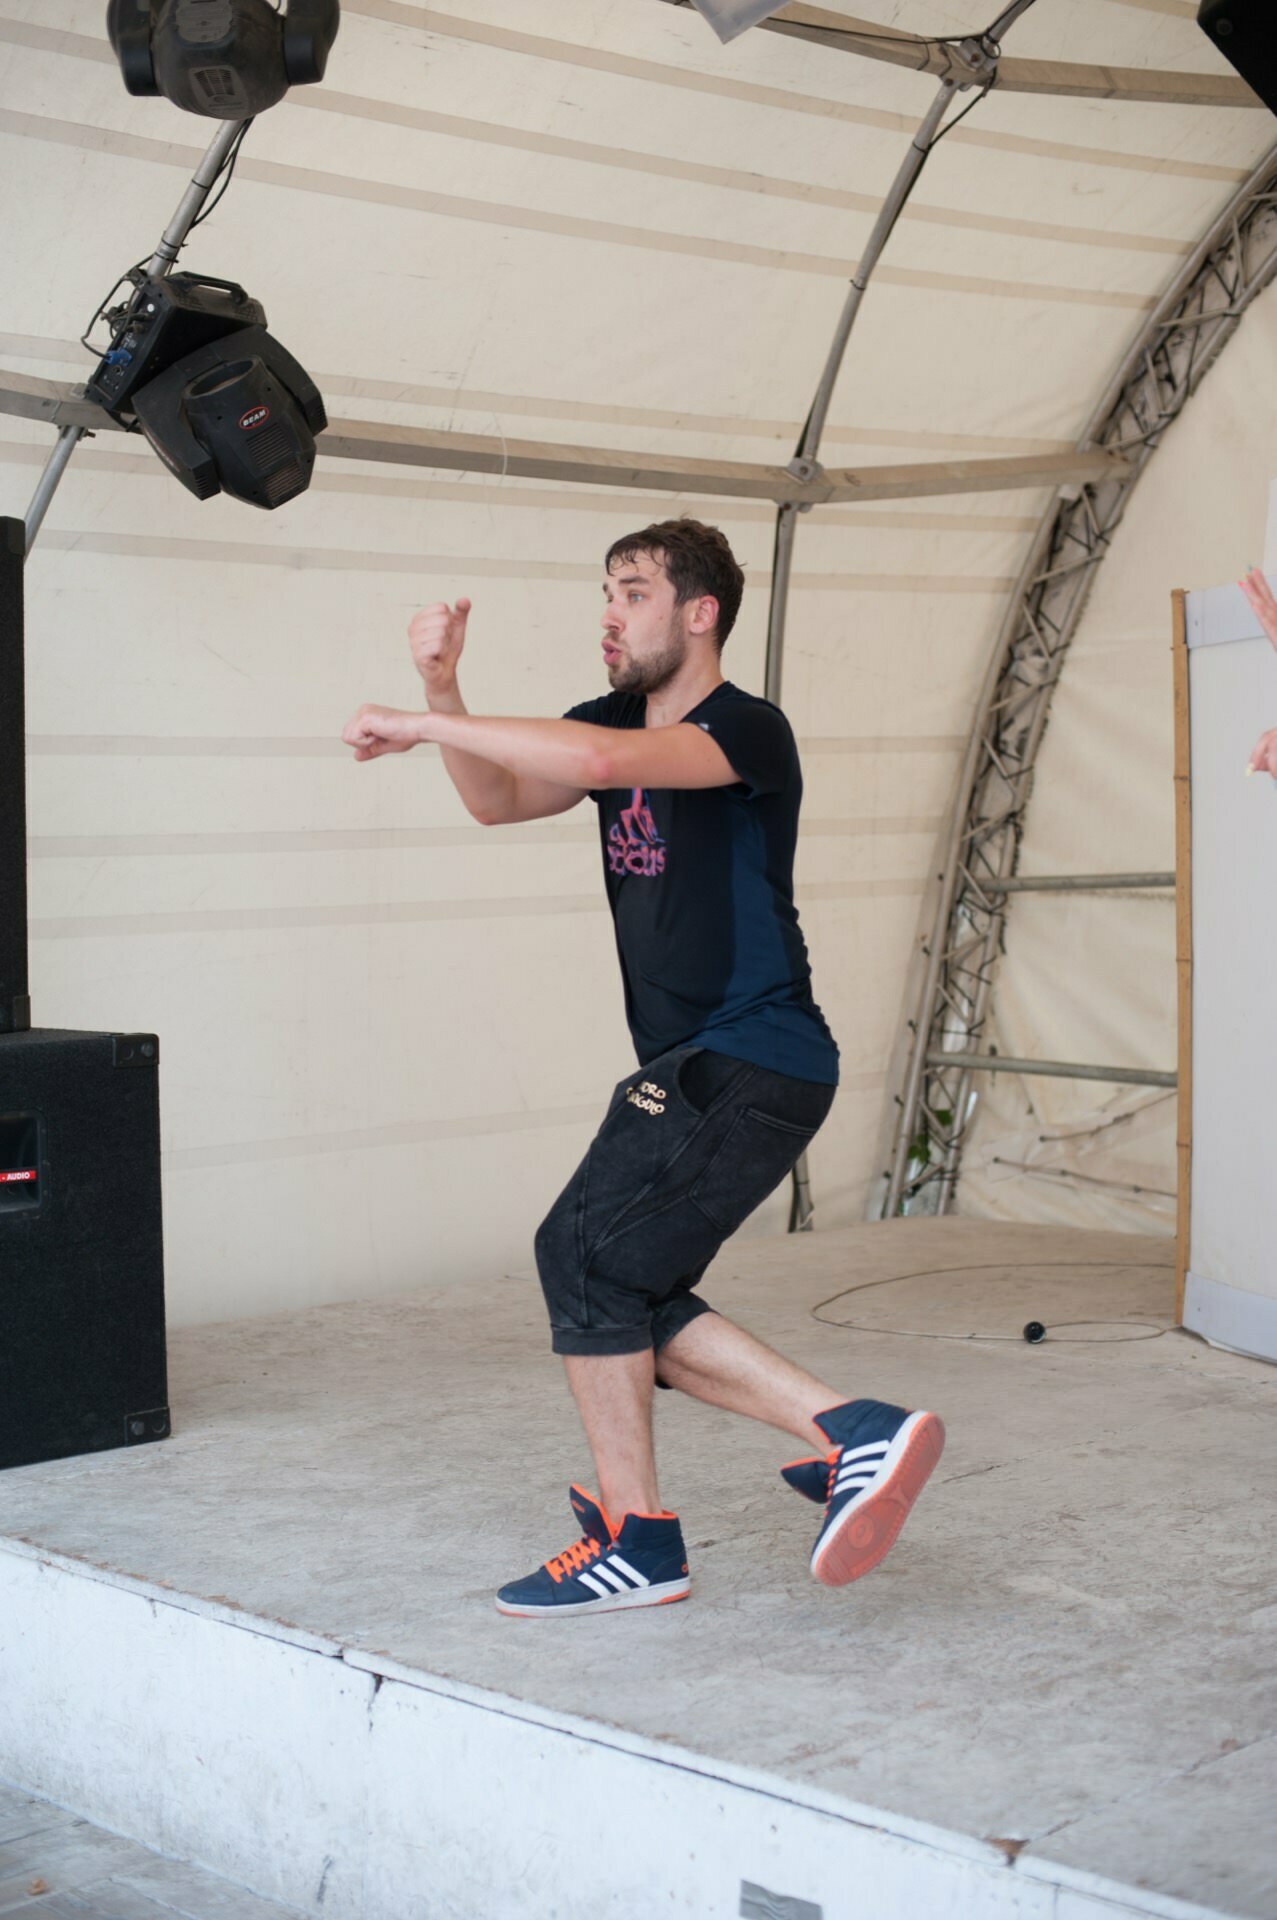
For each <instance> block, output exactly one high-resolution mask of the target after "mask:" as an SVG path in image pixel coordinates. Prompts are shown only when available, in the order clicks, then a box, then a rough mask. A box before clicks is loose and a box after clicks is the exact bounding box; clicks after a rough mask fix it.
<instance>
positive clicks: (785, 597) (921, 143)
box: [763, 0, 1029, 1233]
mask: <svg viewBox="0 0 1277 1920" xmlns="http://www.w3.org/2000/svg"><path fill="white" fill-rule="evenodd" d="M1024 4H1025V5H1027V4H1029V0H1024ZM957 91H958V87H957V83H956V82H955V81H952V80H944V81H942V82H941V84H940V88H939V91H938V92H937V94H936V97H935V99H934V100H933V101H932V103H931V105H930V107H929V108H928V109H927V112H926V114H925V115H924V116H923V120H922V123H921V125H920V126H919V128H918V131H917V133H916V134H915V135H914V137H913V139H912V141H911V142H910V145H909V151H908V153H907V154H906V155H905V158H904V160H903V162H902V163H901V166H900V170H899V172H898V173H897V174H896V177H895V179H894V180H893V181H892V183H891V188H890V191H889V192H888V194H887V197H886V199H885V200H884V201H883V203H882V210H881V212H880V213H879V215H878V218H877V220H876V221H875V222H874V228H873V232H872V233H871V234H870V236H869V244H868V246H867V247H866V248H865V251H864V253H863V255H862V256H861V259H860V263H859V265H858V266H857V268H856V271H855V272H854V273H853V275H852V277H851V285H850V287H849V288H848V290H847V298H846V300H845V301H844V302H843V309H842V312H841V313H840V314H839V316H838V325H837V327H836V328H835V329H834V337H833V341H832V342H831V344H830V348H829V353H828V355H827V356H826V359H825V366H824V371H823V372H822V373H821V376H820V380H819V383H818V385H817V387H816V393H815V397H814V399H813V400H812V403H811V407H810V409H809V411H808V414H807V418H806V420H805V422H804V423H803V430H802V432H801V434H800V435H799V438H798V447H797V450H796V452H795V454H794V457H793V459H792V460H791V462H790V465H789V471H790V472H791V473H793V474H795V475H796V476H797V477H798V478H800V479H807V478H809V477H811V475H813V474H814V473H816V472H817V471H818V464H819V463H818V455H819V451H820V440H821V435H822V434H823V433H824V430H825V421H826V419H827V417H828V414H829V406H830V402H831V401H832V399H833V395H834V388H835V386H836V385H837V382H838V375H839V373H840V372H841V371H842V363H843V358H844V356H845V354H846V352H847V343H848V341H849V340H850V339H851V330H852V328H853V327H854V325H855V324H856V315H857V314H858V313H859V311H860V305H861V302H862V300H863V299H864V297H865V289H866V288H867V287H868V285H869V278H870V275H871V274H872V273H873V270H874V268H875V267H876V266H877V264H878V261H879V260H880V258H881V257H882V252H883V249H884V247H885V246H886V244H887V241H888V240H889V239H890V237H891V230H892V228H893V227H894V226H895V224H896V221H897V220H898V219H899V218H900V213H901V209H902V208H903V207H904V204H905V202H906V200H907V199H908V198H909V195H910V193H911V192H912V191H913V187H914V183H915V181H916V180H917V178H918V175H919V174H920V173H921V172H922V168H923V164H924V162H925V161H926V158H927V153H928V150H929V148H930V146H931V142H932V141H933V139H934V138H935V134H936V129H937V128H938V126H939V125H940V122H941V120H942V119H943V118H944V114H945V109H946V108H947V107H948V105H949V102H950V101H951V100H952V99H953V96H954V94H955V93H956V92H957ZM799 511H800V509H799V508H798V507H796V506H792V505H788V504H787V505H785V506H782V507H779V508H778V509H777V512H776V538H775V544H774V548H773V557H772V590H771V605H770V607H769V609H768V615H767V657H766V665H765V668H764V680H763V687H764V692H765V694H766V696H767V698H768V699H769V700H771V701H774V702H775V703H776V704H777V705H779V703H780V685H781V673H782V668H783V664H784V658H785V617H786V614H787V613H788V611H789V583H790V577H791V574H792V571H793V557H794V535H795V533H796V532H797V529H798V514H799ZM812 1213H813V1208H812V1201H811V1182H810V1180H809V1178H808V1173H807V1156H806V1154H805V1153H804V1154H803V1155H801V1157H800V1158H799V1160H798V1163H797V1165H796V1166H795V1167H794V1171H793V1199H792V1202H791V1205H790V1211H789V1231H790V1232H791V1233H809V1232H810V1231H811V1222H812Z"/></svg>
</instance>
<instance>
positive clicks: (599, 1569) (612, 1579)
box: [594, 1560, 630, 1593]
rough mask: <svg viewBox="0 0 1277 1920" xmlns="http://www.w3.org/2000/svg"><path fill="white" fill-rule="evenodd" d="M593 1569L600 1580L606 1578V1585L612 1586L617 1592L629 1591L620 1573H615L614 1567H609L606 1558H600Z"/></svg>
mask: <svg viewBox="0 0 1277 1920" xmlns="http://www.w3.org/2000/svg"><path fill="white" fill-rule="evenodd" d="M594 1571H595V1573H596V1574H597V1575H598V1577H599V1579H600V1580H606V1581H607V1583H608V1585H609V1586H610V1587H612V1588H614V1589H615V1591H616V1592H617V1593H628V1592H629V1590H630V1589H629V1587H628V1586H627V1585H626V1583H625V1581H624V1580H622V1578H621V1576H620V1574H619V1573H617V1572H616V1571H615V1569H614V1568H612V1567H610V1566H609V1565H608V1563H607V1561H606V1560H600V1561H599V1563H598V1565H597V1566H596V1567H595V1569H594Z"/></svg>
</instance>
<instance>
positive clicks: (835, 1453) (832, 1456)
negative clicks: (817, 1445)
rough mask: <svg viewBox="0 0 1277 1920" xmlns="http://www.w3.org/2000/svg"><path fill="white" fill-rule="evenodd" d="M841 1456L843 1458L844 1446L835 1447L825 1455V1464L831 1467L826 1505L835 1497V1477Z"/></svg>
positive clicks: (826, 1492)
mask: <svg viewBox="0 0 1277 1920" xmlns="http://www.w3.org/2000/svg"><path fill="white" fill-rule="evenodd" d="M841 1458H842V1448H841V1447H834V1448H833V1450H832V1451H831V1452H830V1453H827V1454H826V1455H825V1464H826V1465H827V1467H828V1468H829V1478H828V1479H827V1480H826V1482H825V1504H826V1506H828V1504H829V1502H830V1501H831V1500H832V1499H833V1497H834V1478H835V1475H836V1474H837V1472H838V1462H839V1460H840V1459H841Z"/></svg>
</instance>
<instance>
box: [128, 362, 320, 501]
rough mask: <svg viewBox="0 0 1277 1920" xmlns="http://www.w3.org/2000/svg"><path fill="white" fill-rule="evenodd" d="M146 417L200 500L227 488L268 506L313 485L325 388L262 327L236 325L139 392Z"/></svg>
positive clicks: (165, 457)
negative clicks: (236, 328)
mask: <svg viewBox="0 0 1277 1920" xmlns="http://www.w3.org/2000/svg"><path fill="white" fill-rule="evenodd" d="M133 404H134V407H135V409H136V412H137V418H138V424H139V425H140V426H141V428H142V431H143V433H144V434H145V435H146V437H147V439H148V440H149V441H150V443H151V445H152V446H153V447H154V449H155V451H156V453H158V454H159V456H160V459H161V460H162V461H163V462H164V464H165V466H166V467H167V468H168V469H169V472H170V473H174V474H176V475H177V478H178V479H179V480H180V481H181V483H182V485H183V486H184V487H186V488H188V489H189V491H190V492H191V493H193V494H194V495H195V497H196V499H197V500H208V499H210V498H211V496H212V495H213V494H215V493H219V492H221V493H229V494H231V495H233V497H234V498H235V499H236V500H245V501H247V502H248V504H249V505H250V506H253V507H265V508H267V509H268V510H269V509H271V508H274V507H282V506H283V505H284V503H285V502H286V501H288V500H293V499H295V498H296V496H297V495H298V494H299V493H304V492H305V491H306V488H307V487H308V486H309V485H310V476H311V472H312V469H313V468H314V465H315V435H316V434H317V433H322V432H323V430H324V428H325V427H326V426H327V424H328V419H327V415H326V414H325V412H324V403H323V400H322V399H321V398H320V394H319V389H318V387H317V386H316V385H315V383H314V381H313V380H312V379H311V378H310V376H309V374H308V373H307V372H306V371H305V369H304V368H303V367H301V366H299V365H298V363H297V361H296V360H294V359H293V356H292V354H291V353H289V352H288V351H287V349H286V348H284V347H281V346H280V344H279V341H278V340H275V339H272V337H271V335H270V334H269V333H267V331H266V329H265V328H264V327H245V328H243V329H242V331H240V332H239V333H228V334H226V335H225V336H224V337H223V338H222V339H221V340H218V341H215V342H214V343H213V344H212V345H211V346H208V347H201V348H200V349H199V350H198V352H196V353H192V354H188V355H187V356H186V358H185V359H184V360H178V361H177V362H175V364H174V365H173V366H171V367H170V368H169V369H168V371H167V373H162V374H161V375H160V376H159V378H158V380H152V381H151V383H150V385H149V386H146V387H143V388H141V390H140V391H139V392H138V393H136V394H135V395H134V398H133Z"/></svg>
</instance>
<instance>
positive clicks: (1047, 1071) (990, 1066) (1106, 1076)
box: [927, 1053, 1179, 1087]
mask: <svg viewBox="0 0 1277 1920" xmlns="http://www.w3.org/2000/svg"><path fill="white" fill-rule="evenodd" d="M927 1065H928V1066H929V1067H964V1068H965V1069H966V1070H967V1072H968V1073H1027V1074H1042V1075H1044V1076H1045V1077H1046V1078H1047V1079H1051V1080H1107V1081H1112V1082H1114V1083H1115V1084H1116V1085H1118V1086H1123V1087H1174V1086H1178V1084H1179V1081H1178V1076H1177V1075H1175V1074H1173V1073H1159V1072H1158V1071H1157V1070H1156V1069H1155V1068H1153V1067H1090V1066H1078V1065H1077V1064H1076V1063H1075V1062H1073V1061H1071V1060H1017V1059H1015V1058H1013V1057H1012V1055H1010V1054H1007V1053H929V1054H928V1055H927Z"/></svg>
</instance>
